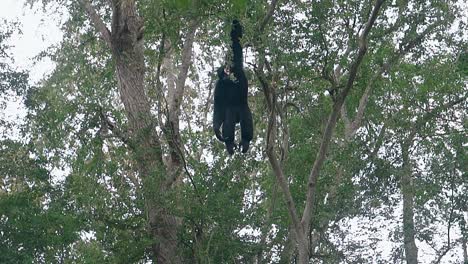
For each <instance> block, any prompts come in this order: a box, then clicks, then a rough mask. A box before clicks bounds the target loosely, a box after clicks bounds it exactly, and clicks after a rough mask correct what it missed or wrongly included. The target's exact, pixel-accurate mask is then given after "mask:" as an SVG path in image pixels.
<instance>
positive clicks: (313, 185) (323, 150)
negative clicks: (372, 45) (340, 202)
mask: <svg viewBox="0 0 468 264" xmlns="http://www.w3.org/2000/svg"><path fill="white" fill-rule="evenodd" d="M383 2H384V0H377V1H376V3H375V5H374V8H373V10H372V14H371V16H370V17H369V20H368V22H367V23H366V26H365V28H364V31H363V33H362V34H361V36H360V38H359V50H358V53H357V56H356V58H355V59H354V62H353V63H352V65H351V69H350V71H349V78H348V81H347V83H346V87H345V88H344V90H342V91H341V93H340V95H339V96H338V99H337V101H336V102H335V104H334V106H333V110H332V113H331V114H330V116H329V119H328V122H327V125H326V127H325V132H324V135H323V138H322V141H321V144H320V148H319V151H318V152H317V156H316V158H315V162H314V165H313V167H312V170H311V172H310V175H309V181H308V191H307V200H306V205H305V208H304V213H303V215H302V220H301V221H302V225H303V226H304V227H306V228H307V229H308V228H310V220H311V218H312V211H313V210H314V202H315V193H316V189H317V179H318V175H319V171H320V169H321V167H322V165H323V163H324V161H325V158H326V154H327V152H328V146H329V144H330V141H331V138H332V135H333V131H334V129H335V126H336V122H337V121H338V118H339V112H340V110H341V107H342V106H343V103H344V100H345V98H346V96H347V95H348V93H349V91H350V90H351V88H352V87H353V84H354V80H355V79H356V76H357V72H358V69H359V66H360V65H361V62H362V60H363V58H364V55H365V54H366V51H367V37H368V35H369V32H370V30H371V29H372V27H373V25H374V23H375V21H376V19H377V15H378V13H379V10H380V8H381V7H382V4H383ZM306 231H307V232H306V233H308V230H306Z"/></svg>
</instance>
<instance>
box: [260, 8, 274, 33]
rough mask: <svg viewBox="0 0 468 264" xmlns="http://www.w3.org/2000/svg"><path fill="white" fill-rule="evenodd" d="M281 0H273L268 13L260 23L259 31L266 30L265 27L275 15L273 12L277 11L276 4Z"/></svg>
mask: <svg viewBox="0 0 468 264" xmlns="http://www.w3.org/2000/svg"><path fill="white" fill-rule="evenodd" d="M278 2H279V0H273V1H272V2H271V4H270V6H269V8H268V13H267V14H266V15H265V17H264V18H263V20H262V23H261V24H260V28H259V31H260V32H263V31H265V27H266V26H267V25H268V23H269V22H270V20H271V18H272V17H273V14H274V13H275V8H276V5H277V4H278Z"/></svg>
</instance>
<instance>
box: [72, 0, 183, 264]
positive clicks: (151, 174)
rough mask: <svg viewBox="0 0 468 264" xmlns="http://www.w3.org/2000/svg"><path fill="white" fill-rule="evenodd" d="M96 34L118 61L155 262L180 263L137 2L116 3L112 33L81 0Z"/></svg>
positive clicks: (121, 86) (131, 0)
mask: <svg viewBox="0 0 468 264" xmlns="http://www.w3.org/2000/svg"><path fill="white" fill-rule="evenodd" d="M80 1H81V3H82V4H83V7H84V8H85V10H86V12H87V14H88V16H89V18H90V19H91V21H92V22H93V24H94V26H95V28H96V30H97V31H98V32H100V34H101V37H102V38H103V40H104V41H105V42H106V44H107V45H108V46H109V48H110V49H111V52H112V57H113V59H114V60H115V63H116V78H117V81H118V88H119V92H120V99H121V100H122V103H123V105H124V109H125V114H126V117H127V119H128V135H129V146H130V147H131V149H132V153H133V158H134V159H135V160H136V166H137V170H138V173H139V175H140V177H141V178H142V179H143V182H144V185H143V196H144V198H145V207H146V208H145V209H146V213H147V217H148V226H149V233H150V234H151V236H152V239H153V244H152V246H151V248H152V253H153V261H154V262H155V263H158V264H163V263H181V262H182V261H181V257H180V256H179V255H178V254H179V253H178V252H179V250H177V248H178V245H177V230H178V228H177V227H178V225H179V224H178V220H177V219H176V217H174V216H172V215H170V214H169V213H168V210H167V209H166V208H165V206H164V204H163V203H161V202H160V201H159V200H160V199H159V196H160V195H161V194H163V193H164V192H165V191H166V188H165V185H164V184H163V183H164V179H165V175H167V173H166V172H167V170H166V168H165V166H164V164H163V160H162V149H161V143H160V139H159V137H158V134H157V132H156V129H155V125H156V122H155V120H154V118H153V116H152V115H151V112H150V108H151V107H150V101H149V98H148V96H147V94H146V90H145V85H144V77H145V63H144V55H143V51H144V49H143V21H142V19H141V18H140V16H139V15H138V12H137V10H136V3H135V0H124V1H122V0H112V1H109V2H110V4H111V7H112V22H111V26H112V31H109V30H108V29H107V28H106V26H105V24H104V23H103V21H102V19H101V18H100V17H99V16H98V15H97V13H96V12H95V10H94V9H93V7H92V6H91V3H90V2H89V1H88V0H80Z"/></svg>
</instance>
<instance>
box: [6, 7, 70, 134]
mask: <svg viewBox="0 0 468 264" xmlns="http://www.w3.org/2000/svg"><path fill="white" fill-rule="evenodd" d="M0 3H1V8H0V20H1V23H3V20H4V19H6V20H7V21H8V22H14V21H17V22H20V30H21V32H22V34H18V33H17V34H15V35H13V36H12V38H11V39H10V41H9V42H8V44H9V45H10V46H11V48H10V50H9V53H10V54H12V56H13V59H14V65H12V66H13V68H17V69H19V70H28V71H29V73H30V77H31V78H30V80H31V82H32V83H33V84H34V83H37V82H38V81H40V80H41V79H43V77H44V76H45V75H46V74H47V73H50V72H51V71H52V70H53V67H54V66H53V64H52V63H51V61H50V60H47V59H43V60H41V61H35V60H34V57H35V56H37V55H38V54H39V53H40V52H41V51H44V50H45V49H46V48H47V47H49V46H51V45H53V44H55V43H57V42H59V41H60V39H61V38H62V33H61V31H60V29H59V27H58V25H57V24H58V23H57V22H56V21H57V20H56V19H57V18H58V16H57V15H53V14H52V13H50V14H46V13H44V12H43V10H42V8H39V6H36V7H35V8H30V7H29V6H25V1H24V0H0ZM1 26H2V27H4V26H5V25H4V24H2V25H1ZM0 110H1V111H0V118H2V119H3V120H8V121H15V122H16V123H20V122H21V121H22V120H23V118H24V115H25V111H24V108H23V104H22V102H21V99H20V98H16V97H13V96H10V97H9V102H8V104H7V106H6V108H5V109H4V110H3V109H0ZM18 135H19V134H18V131H11V134H10V136H12V137H17V136H18Z"/></svg>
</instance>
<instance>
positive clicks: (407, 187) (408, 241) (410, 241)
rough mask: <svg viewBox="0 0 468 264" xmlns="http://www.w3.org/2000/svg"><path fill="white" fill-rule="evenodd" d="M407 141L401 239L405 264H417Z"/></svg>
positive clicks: (402, 180)
mask: <svg viewBox="0 0 468 264" xmlns="http://www.w3.org/2000/svg"><path fill="white" fill-rule="evenodd" d="M411 141H412V140H409V141H407V142H405V143H403V144H402V146H401V148H402V158H403V174H402V176H401V191H402V193H403V237H404V243H405V256H406V263H408V264H417V263H418V248H417V247H416V242H415V239H414V236H415V233H416V232H415V229H414V184H413V177H412V172H411V162H410V158H409V146H410V142H411Z"/></svg>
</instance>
